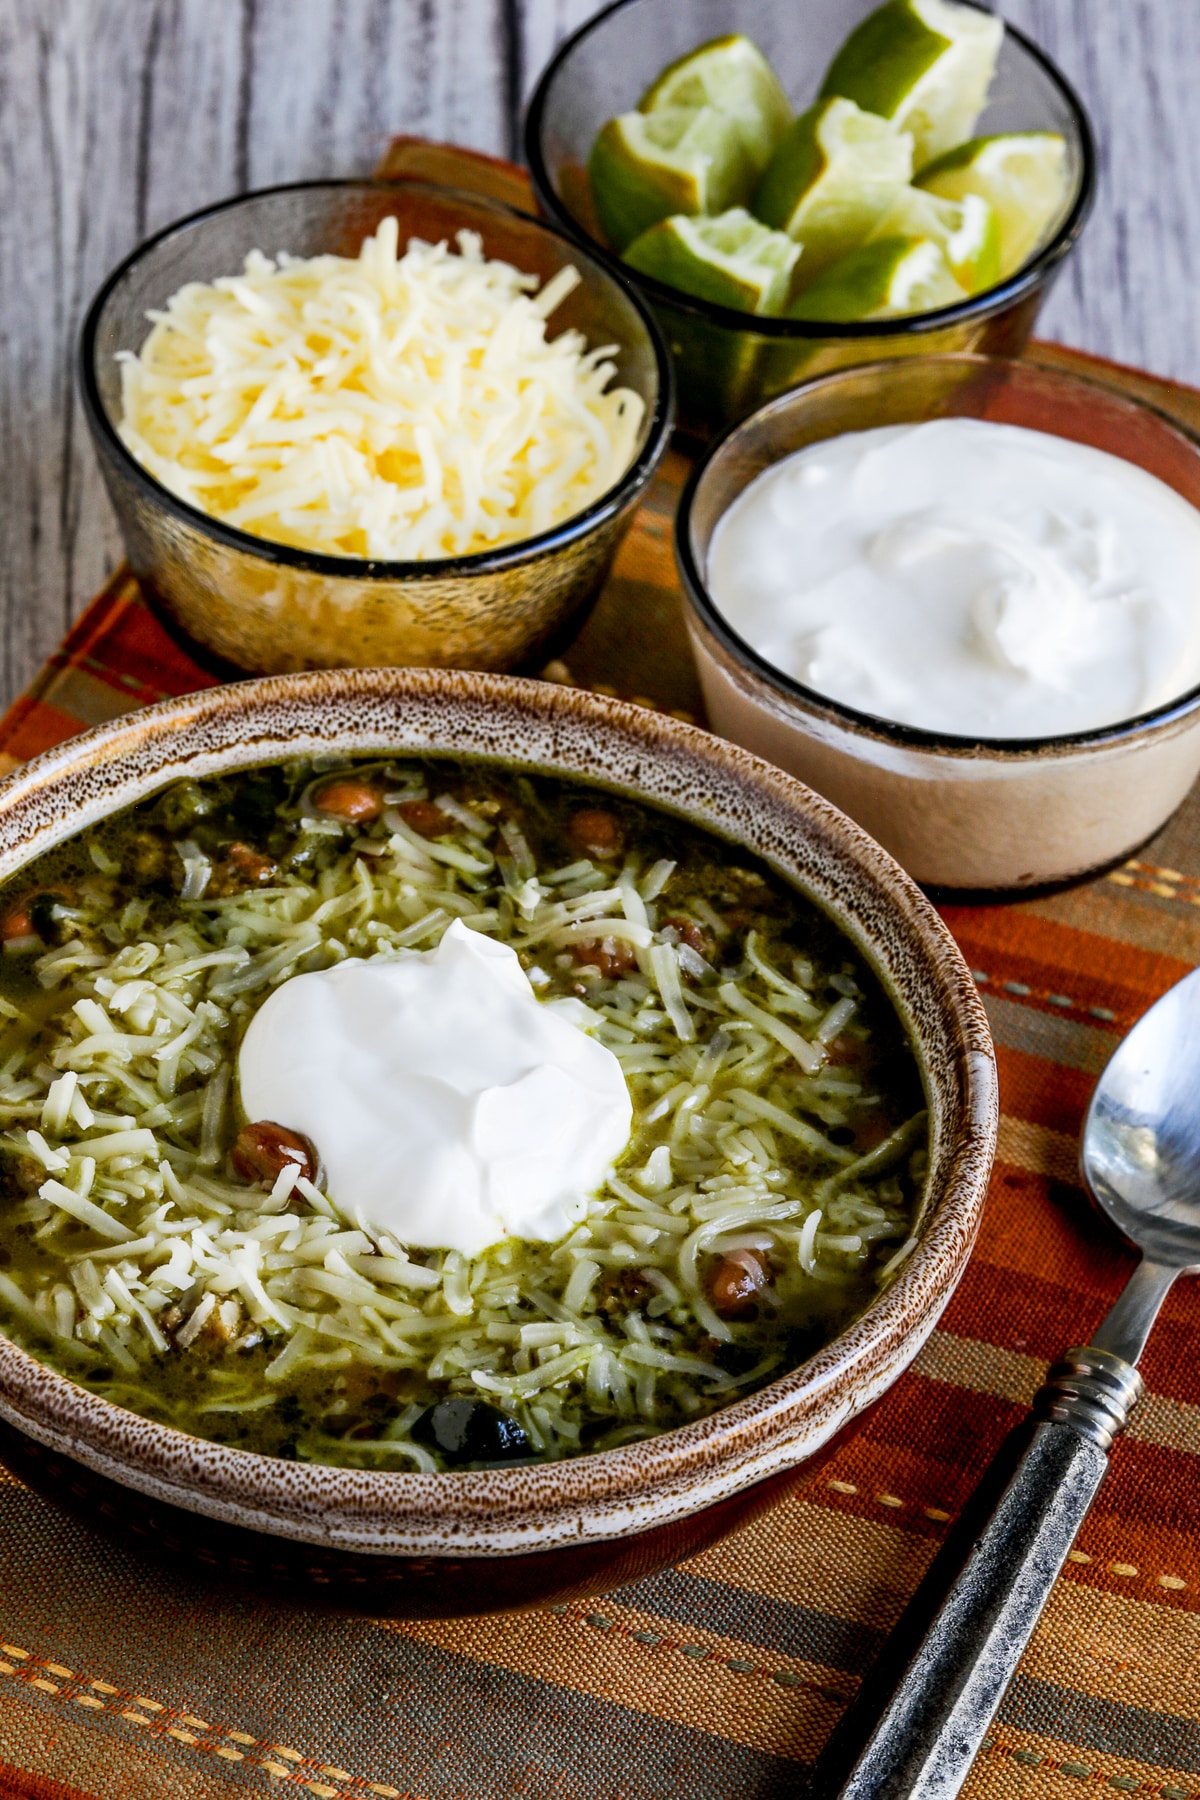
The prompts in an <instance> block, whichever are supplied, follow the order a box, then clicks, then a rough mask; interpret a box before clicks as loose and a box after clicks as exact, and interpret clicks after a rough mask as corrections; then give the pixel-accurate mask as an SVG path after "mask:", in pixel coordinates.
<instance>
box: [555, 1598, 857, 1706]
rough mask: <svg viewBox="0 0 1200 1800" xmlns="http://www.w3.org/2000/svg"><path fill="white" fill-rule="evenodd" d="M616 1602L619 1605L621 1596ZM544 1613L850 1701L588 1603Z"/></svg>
mask: <svg viewBox="0 0 1200 1800" xmlns="http://www.w3.org/2000/svg"><path fill="white" fill-rule="evenodd" d="M614 1598H616V1599H617V1601H618V1604H620V1601H619V1596H614ZM545 1610H546V1614H547V1615H549V1616H553V1617H556V1618H558V1619H561V1620H562V1621H563V1623H564V1624H572V1625H586V1626H588V1628H589V1629H590V1630H592V1631H598V1632H603V1633H604V1635H605V1636H606V1637H607V1636H609V1635H610V1634H611V1636H613V1637H618V1638H627V1639H628V1640H629V1641H630V1642H631V1643H634V1644H639V1645H641V1646H642V1647H643V1648H644V1649H647V1650H654V1651H659V1652H667V1653H669V1652H671V1651H678V1653H679V1655H680V1656H686V1657H687V1658H688V1660H689V1662H693V1663H701V1662H707V1663H709V1664H710V1665H711V1667H713V1668H717V1669H729V1670H731V1671H732V1672H733V1674H735V1675H757V1676H758V1677H759V1678H760V1679H762V1680H764V1681H773V1682H775V1684H776V1685H777V1686H778V1687H783V1688H803V1689H805V1690H806V1691H807V1692H809V1693H813V1694H818V1695H819V1696H820V1697H821V1699H823V1700H828V1701H830V1702H831V1703H832V1704H834V1705H838V1706H844V1705H845V1704H846V1703H847V1701H848V1700H849V1699H850V1698H851V1695H850V1694H848V1693H847V1692H846V1689H845V1687H841V1686H836V1685H835V1684H834V1683H833V1682H829V1681H821V1680H818V1678H817V1677H816V1676H814V1675H797V1674H796V1672H795V1670H794V1669H781V1668H774V1667H771V1666H769V1665H767V1664H764V1663H758V1662H752V1661H751V1660H750V1659H749V1657H744V1656H728V1655H726V1654H725V1652H724V1651H723V1650H721V1649H718V1648H716V1647H714V1646H713V1644H712V1643H711V1642H710V1643H707V1644H704V1643H697V1642H696V1641H695V1639H694V1638H683V1637H673V1636H672V1635H671V1634H670V1633H669V1632H665V1631H648V1630H647V1629H646V1627H645V1626H643V1625H630V1624H626V1623H625V1622H624V1621H623V1620H620V1619H610V1618H609V1616H608V1614H607V1613H602V1612H597V1611H596V1610H595V1609H594V1607H591V1606H590V1605H589V1604H588V1603H586V1602H577V1603H575V1604H574V1605H572V1604H570V1603H567V1602H564V1603H562V1604H560V1605H558V1606H548V1607H547V1608H546V1609H545ZM857 1685H858V1684H857V1682H856V1681H855V1680H854V1679H853V1678H852V1677H851V1678H849V1679H848V1682H847V1686H849V1687H851V1688H854V1687H857Z"/></svg>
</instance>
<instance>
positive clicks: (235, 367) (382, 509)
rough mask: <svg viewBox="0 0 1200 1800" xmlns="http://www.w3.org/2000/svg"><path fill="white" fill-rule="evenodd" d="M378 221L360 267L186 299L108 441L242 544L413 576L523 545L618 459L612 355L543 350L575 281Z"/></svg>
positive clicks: (126, 376)
mask: <svg viewBox="0 0 1200 1800" xmlns="http://www.w3.org/2000/svg"><path fill="white" fill-rule="evenodd" d="M579 279H580V277H579V274H578V271H577V270H575V269H573V268H564V269H561V270H560V271H559V272H558V274H557V275H555V276H554V277H553V279H552V280H550V281H548V282H547V283H546V284H545V286H544V287H542V288H541V289H540V291H539V284H538V279H537V277H536V276H534V275H526V274H522V273H521V271H520V270H518V269H515V268H513V267H512V265H511V264H509V263H506V262H502V261H498V260H488V259H487V258H485V256H484V254H483V247H482V243H481V241H480V239H479V237H478V235H477V234H475V233H473V232H468V231H461V232H459V233H458V237H457V249H451V248H450V246H449V245H448V244H446V243H440V244H426V243H422V242H421V241H420V240H419V239H416V238H414V239H412V240H411V241H410V242H409V244H408V247H407V249H406V250H405V251H404V253H403V254H402V255H401V254H400V249H399V226H398V224H397V221H396V220H395V219H394V218H388V219H384V220H383V221H382V222H381V224H380V226H379V228H378V230H377V231H376V233H375V236H374V237H372V238H367V239H366V240H365V242H364V243H363V246H362V250H361V252H360V254H359V255H358V256H357V257H356V258H351V257H344V256H314V257H309V258H302V257H294V256H288V255H280V256H279V257H278V258H277V259H275V260H274V261H273V260H272V259H271V258H270V257H267V256H264V255H263V254H262V253H261V252H260V251H252V252H251V253H250V255H249V256H248V257H247V258H246V266H245V271H244V273H243V274H241V275H232V276H227V277H225V278H223V279H221V280H219V281H214V282H212V283H207V282H189V283H188V284H187V285H186V286H184V287H182V288H180V290H179V291H178V293H176V294H174V295H173V296H172V297H171V299H170V300H169V301H168V302H167V305H166V307H165V309H164V310H163V311H161V312H153V313H151V314H150V315H149V317H150V319H151V321H152V323H153V329H152V330H151V332H150V335H149V337H148V338H147V339H146V342H145V344H144V345H143V346H142V350H141V354H140V355H138V356H133V355H131V354H129V353H128V352H126V353H124V354H123V355H122V357H121V359H120V360H121V362H122V370H121V375H122V405H123V419H122V422H121V425H120V432H121V436H122V438H123V440H124V442H125V444H126V445H127V447H128V448H129V450H130V451H131V452H132V454H133V455H134V456H135V457H136V458H137V459H138V461H139V462H140V463H142V464H143V465H144V467H145V468H147V469H148V470H149V471H150V473H151V474H152V475H154V476H155V477H156V478H157V479H158V480H159V481H161V482H162V483H163V485H164V486H165V487H167V488H169V489H170V490H171V492H172V493H174V494H176V495H178V497H179V498H180V499H181V500H185V501H187V502H189V503H190V504H191V505H192V506H195V507H198V508H199V509H200V510H201V511H203V512H207V513H210V514H212V515H213V516H214V517H216V518H219V519H222V520H224V521H226V522H227V523H228V524H230V525H235V526H238V527H240V528H241V529H242V530H243V531H247V532H251V533H253V534H254V535H255V536H257V537H263V538H268V539H271V540H272V541H274V542H276V543H281V544H290V545H293V546H294V547H296V548H299V549H305V550H314V551H318V552H323V553H324V554H326V555H333V556H353V557H360V558H369V559H378V560H387V561H410V560H411V561H416V560H424V559H427V558H436V557H447V556H463V555H468V554H471V553H474V552H477V551H482V550H487V549H490V548H493V547H495V546H497V545H502V544H508V543H514V542H517V541H519V540H521V539H523V538H529V537H533V536H536V535H537V534H538V533H539V532H543V531H546V530H549V529H550V528H551V527H552V526H554V525H557V524H559V523H561V522H562V521H563V520H565V519H567V518H570V517H571V516H572V515H573V514H576V513H578V512H581V511H582V510H583V509H584V508H585V507H587V506H588V505H590V504H591V502H592V501H593V500H596V499H598V498H599V497H600V496H601V495H602V494H604V493H605V492H607V490H608V489H609V488H611V487H612V486H613V485H614V484H615V483H616V482H617V481H618V480H619V479H620V477H621V476H622V474H623V473H624V472H625V470H626V469H627V468H628V466H629V464H630V463H631V461H632V460H633V456H634V453H635V449H636V443H637V435H638V429H639V426H640V424H641V419H642V414H643V411H644V407H643V403H642V400H641V398H640V396H639V395H637V394H635V393H634V392H632V391H631V390H630V389H628V388H621V387H610V386H609V383H610V382H611V380H612V378H613V376H614V374H615V366H614V364H613V362H612V360H611V358H612V355H613V346H612V345H602V346H599V347H597V348H595V349H590V350H589V349H588V347H587V343H586V341H585V339H584V337H583V336H582V334H581V333H580V332H578V331H574V330H568V331H563V332H561V333H560V334H559V335H558V336H557V337H554V338H550V337H548V336H547V331H546V321H547V318H548V316H549V314H550V313H551V312H553V310H554V309H555V307H556V306H558V305H559V304H560V302H561V301H562V300H563V299H565V297H566V296H567V294H568V293H570V291H571V290H572V288H574V287H575V286H576V285H577V284H578V282H579Z"/></svg>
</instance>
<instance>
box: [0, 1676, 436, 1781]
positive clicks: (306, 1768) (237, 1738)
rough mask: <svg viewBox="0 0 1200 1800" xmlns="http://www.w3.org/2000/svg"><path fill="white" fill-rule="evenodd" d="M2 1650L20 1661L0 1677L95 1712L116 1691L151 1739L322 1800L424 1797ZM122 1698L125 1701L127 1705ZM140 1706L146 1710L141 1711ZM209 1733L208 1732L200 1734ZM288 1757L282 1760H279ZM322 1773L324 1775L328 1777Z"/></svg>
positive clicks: (124, 1710) (122, 1713) (119, 1713)
mask: <svg viewBox="0 0 1200 1800" xmlns="http://www.w3.org/2000/svg"><path fill="white" fill-rule="evenodd" d="M0 1650H4V1651H6V1652H7V1654H8V1655H9V1656H13V1657H16V1658H17V1659H18V1660H17V1662H15V1663H11V1662H0V1676H4V1675H10V1676H13V1677H15V1678H16V1679H17V1680H18V1681H19V1682H21V1683H23V1685H24V1686H25V1687H30V1688H36V1689H37V1690H38V1692H39V1693H43V1694H51V1695H55V1696H57V1697H58V1698H60V1699H63V1700H68V1699H69V1700H71V1701H72V1702H73V1703H74V1704H75V1705H76V1706H83V1707H86V1708H87V1709H88V1710H89V1711H92V1712H108V1711H109V1710H110V1708H109V1706H108V1704H106V1702H105V1701H104V1700H101V1699H99V1698H98V1697H97V1694H106V1695H110V1696H111V1695H116V1696H117V1702H116V1706H115V1707H114V1708H113V1709H112V1716H116V1717H118V1718H121V1719H124V1720H126V1721H127V1722H128V1723H129V1724H130V1725H136V1726H138V1727H139V1728H140V1729H141V1730H142V1731H143V1732H144V1733H145V1734H147V1735H149V1736H150V1737H160V1738H172V1739H173V1740H174V1741H175V1742H177V1743H180V1744H187V1745H188V1746H189V1747H191V1748H194V1749H197V1750H206V1751H208V1752H209V1753H210V1754H211V1755H214V1756H219V1757H221V1758H222V1759H223V1760H224V1761H226V1762H248V1761H253V1762H256V1763H257V1764H258V1767H259V1768H261V1769H264V1770H265V1771H266V1772H267V1774H268V1775H271V1776H273V1777H274V1778H275V1779H276V1780H278V1781H280V1782H285V1781H286V1782H289V1783H290V1784H291V1785H292V1786H299V1787H303V1788H305V1789H307V1790H308V1792H309V1793H312V1794H316V1795H317V1796H318V1800H339V1796H346V1795H352V1794H364V1793H366V1794H374V1795H377V1796H378V1797H379V1800H421V1796H419V1795H417V1794H414V1793H412V1792H411V1791H404V1792H402V1791H401V1790H400V1789H399V1788H395V1787H391V1786H389V1785H388V1784H387V1783H386V1782H381V1781H368V1780H367V1778H366V1776H365V1775H351V1774H350V1772H349V1771H348V1770H346V1769H341V1768H338V1767H336V1765H335V1764H333V1763H330V1762H328V1761H326V1760H325V1759H324V1758H319V1757H315V1756H305V1754H304V1752H303V1751H302V1750H293V1749H291V1748H290V1747H289V1746H288V1745H286V1744H268V1745H266V1746H265V1749H266V1751H267V1754H266V1755H265V1756H259V1757H253V1758H251V1757H250V1756H249V1755H248V1754H247V1751H246V1750H244V1749H241V1750H237V1749H234V1748H233V1744H243V1745H253V1746H257V1745H258V1743H259V1740H258V1739H257V1738H254V1737H251V1735H250V1733H249V1732H247V1731H235V1730H224V1731H223V1730H221V1728H220V1727H219V1726H216V1725H210V1724H208V1723H207V1721H206V1720H204V1719H201V1718H198V1717H197V1716H196V1714H195V1713H192V1712H180V1711H177V1710H176V1709H175V1708H174V1707H170V1706H168V1705H167V1704H166V1703H165V1702H164V1701H162V1700H152V1699H150V1697H149V1696H148V1695H146V1694H128V1693H124V1692H123V1691H122V1690H121V1689H120V1688H117V1687H114V1686H113V1684H112V1682H110V1681H100V1680H95V1679H93V1680H89V1679H88V1677H87V1676H84V1675H79V1676H76V1675H75V1674H74V1673H73V1672H72V1671H71V1670H70V1669H67V1668H65V1667H64V1665H63V1664H62V1663H57V1662H51V1661H50V1660H49V1659H48V1658H44V1657H40V1656H37V1655H35V1653H34V1652H33V1651H31V1650H22V1649H19V1648H18V1646H17V1645H16V1644H0ZM39 1670H49V1671H51V1672H53V1673H54V1674H56V1675H59V1676H62V1677H63V1678H64V1679H68V1680H71V1681H73V1682H79V1683H84V1684H86V1686H88V1687H89V1688H93V1689H95V1690H97V1692H95V1693H88V1694H79V1693H64V1691H63V1688H62V1687H61V1685H60V1684H59V1683H58V1682H54V1681H48V1680H46V1678H45V1676H44V1675H42V1674H40V1673H39ZM122 1702H125V1704H123V1705H122ZM139 1708H141V1709H142V1710H140V1711H139V1710H138V1709H139ZM201 1733H203V1734H205V1735H203V1736H201V1735H198V1734H201ZM220 1738H227V1739H232V1740H233V1741H232V1743H222V1742H218V1741H217V1740H218V1739H220ZM280 1757H284V1758H286V1760H285V1761H283V1762H280V1761H278V1760H277V1759H278V1758H280ZM317 1776H324V1777H325V1779H324V1780H323V1781H320V1780H317V1779H316V1777H317ZM330 1781H338V1782H341V1783H344V1784H345V1786H342V1787H330V1786H329V1782H330Z"/></svg>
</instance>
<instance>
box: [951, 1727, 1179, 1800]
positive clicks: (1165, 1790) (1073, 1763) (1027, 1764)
mask: <svg viewBox="0 0 1200 1800" xmlns="http://www.w3.org/2000/svg"><path fill="white" fill-rule="evenodd" d="M979 1754H980V1756H987V1757H992V1758H1001V1757H1007V1758H1008V1760H1009V1761H1010V1762H1015V1763H1018V1764H1020V1765H1021V1767H1022V1768H1025V1769H1038V1770H1039V1771H1042V1772H1044V1773H1045V1774H1047V1775H1067V1776H1069V1777H1070V1778H1071V1780H1073V1781H1100V1782H1103V1783H1104V1785H1105V1787H1111V1788H1116V1789H1117V1790H1118V1792H1120V1793H1123V1794H1154V1795H1156V1796H1158V1800H1200V1792H1198V1791H1197V1789H1195V1788H1182V1787H1175V1786H1174V1785H1172V1784H1171V1783H1169V1782H1163V1781H1162V1780H1161V1779H1159V1780H1149V1781H1142V1780H1140V1779H1139V1778H1138V1777H1137V1776H1136V1775H1108V1774H1106V1773H1105V1771H1104V1770H1103V1769H1102V1768H1098V1767H1096V1766H1094V1765H1091V1764H1089V1763H1082V1762H1078V1761H1077V1760H1076V1758H1075V1757H1073V1756H1064V1757H1054V1756H1047V1755H1045V1754H1044V1753H1043V1752H1042V1751H1040V1750H1026V1749H1024V1748H1023V1747H1022V1746H1021V1745H1019V1744H1002V1743H997V1742H996V1740H995V1739H994V1738H989V1739H987V1740H986V1741H985V1742H984V1744H983V1745H982V1746H981V1748H980V1751H979Z"/></svg>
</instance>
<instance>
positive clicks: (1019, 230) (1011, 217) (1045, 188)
mask: <svg viewBox="0 0 1200 1800" xmlns="http://www.w3.org/2000/svg"><path fill="white" fill-rule="evenodd" d="M916 186H917V187H920V188H925V189H927V190H928V191H929V192H930V193H931V194H939V195H941V196H943V197H944V198H945V199H947V200H965V199H966V198H967V196H968V195H971V194H977V195H978V196H979V197H980V198H981V199H984V200H986V201H987V202H988V204H989V205H990V206H991V207H992V208H993V210H994V211H995V214H996V217H997V220H998V222H999V230H1000V269H999V271H998V273H999V274H1000V275H1015V274H1016V272H1017V270H1018V269H1019V268H1020V267H1021V266H1022V264H1023V263H1027V262H1028V261H1029V258H1030V257H1031V256H1032V255H1033V253H1034V251H1035V250H1036V249H1038V247H1039V246H1040V245H1041V244H1042V243H1044V242H1045V240H1046V238H1047V237H1048V236H1049V234H1050V231H1051V229H1052V228H1053V227H1054V226H1055V225H1056V224H1057V223H1058V221H1059V220H1060V219H1061V218H1062V216H1063V214H1064V213H1065V212H1066V209H1067V204H1068V202H1069V200H1070V198H1071V188H1072V182H1071V172H1070V168H1069V166H1068V160H1067V146H1066V141H1065V140H1064V139H1063V138H1061V137H1060V136H1059V134H1058V133H1057V132H1056V131H1012V132H1003V133H997V134H996V135H995V136H993V137H978V138H971V139H970V140H969V141H968V142H967V143H965V144H957V145H956V146H955V147H954V149H953V150H947V151H946V153H945V155H944V156H939V157H938V158H937V159H936V161H934V162H931V163H929V164H928V165H927V166H926V167H925V168H923V169H922V170H921V172H920V174H919V175H918V177H917V180H916Z"/></svg>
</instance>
